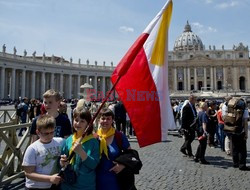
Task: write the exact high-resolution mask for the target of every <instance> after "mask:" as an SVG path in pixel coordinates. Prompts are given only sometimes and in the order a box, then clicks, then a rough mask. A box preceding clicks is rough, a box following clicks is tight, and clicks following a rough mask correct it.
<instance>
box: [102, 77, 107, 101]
mask: <svg viewBox="0 0 250 190" xmlns="http://www.w3.org/2000/svg"><path fill="white" fill-rule="evenodd" d="M102 93H103V95H104V96H105V95H106V88H105V77H104V76H103V77H102ZM103 98H104V97H103Z"/></svg>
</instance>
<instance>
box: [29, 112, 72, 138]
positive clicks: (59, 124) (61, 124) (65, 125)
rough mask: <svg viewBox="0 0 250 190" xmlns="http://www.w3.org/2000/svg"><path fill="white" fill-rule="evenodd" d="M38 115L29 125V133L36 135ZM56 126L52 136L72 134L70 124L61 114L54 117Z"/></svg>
mask: <svg viewBox="0 0 250 190" xmlns="http://www.w3.org/2000/svg"><path fill="white" fill-rule="evenodd" d="M37 119H38V117H36V118H35V119H34V120H33V122H32V125H31V129H30V134H31V135H36V121H37ZM55 119H56V128H55V133H54V137H62V138H64V137H65V136H69V135H71V134H72V129H71V124H70V121H69V119H68V118H67V117H65V116H64V115H62V114H59V115H58V116H57V117H56V118H55Z"/></svg>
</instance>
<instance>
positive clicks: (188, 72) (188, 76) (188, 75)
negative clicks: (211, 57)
mask: <svg viewBox="0 0 250 190" xmlns="http://www.w3.org/2000/svg"><path fill="white" fill-rule="evenodd" d="M187 82H188V86H187V90H188V91H190V90H191V88H190V87H191V85H190V68H189V67H188V68H187Z"/></svg>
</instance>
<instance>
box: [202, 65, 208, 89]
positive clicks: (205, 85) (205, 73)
mask: <svg viewBox="0 0 250 190" xmlns="http://www.w3.org/2000/svg"><path fill="white" fill-rule="evenodd" d="M203 70H204V85H203V86H204V87H205V89H207V68H206V67H205V68H204V69H203Z"/></svg>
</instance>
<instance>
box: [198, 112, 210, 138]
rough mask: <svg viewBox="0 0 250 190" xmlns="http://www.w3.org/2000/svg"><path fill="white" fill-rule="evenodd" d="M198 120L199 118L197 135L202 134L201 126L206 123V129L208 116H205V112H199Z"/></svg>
mask: <svg viewBox="0 0 250 190" xmlns="http://www.w3.org/2000/svg"><path fill="white" fill-rule="evenodd" d="M198 118H199V129H198V133H202V134H203V132H204V130H203V127H202V124H203V123H206V124H207V127H208V122H209V118H208V115H207V114H206V112H205V111H200V112H199V113H198Z"/></svg>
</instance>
